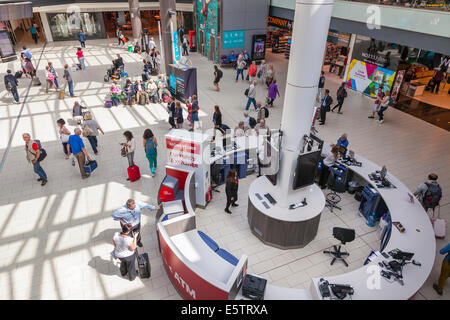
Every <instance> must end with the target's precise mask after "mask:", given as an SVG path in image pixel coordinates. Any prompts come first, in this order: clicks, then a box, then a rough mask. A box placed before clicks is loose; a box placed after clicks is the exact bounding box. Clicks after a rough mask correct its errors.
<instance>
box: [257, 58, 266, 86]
mask: <svg viewBox="0 0 450 320" xmlns="http://www.w3.org/2000/svg"><path fill="white" fill-rule="evenodd" d="M266 74H267V64H266V60H263V61H261V67H260V68H259V72H258V78H259V81H260V82H261V84H264V82H266Z"/></svg>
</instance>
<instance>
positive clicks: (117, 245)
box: [112, 223, 139, 281]
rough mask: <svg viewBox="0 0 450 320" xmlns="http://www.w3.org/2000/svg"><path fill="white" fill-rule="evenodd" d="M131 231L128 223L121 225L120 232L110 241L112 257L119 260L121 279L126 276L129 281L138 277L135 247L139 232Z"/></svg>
mask: <svg viewBox="0 0 450 320" xmlns="http://www.w3.org/2000/svg"><path fill="white" fill-rule="evenodd" d="M132 229H133V226H132V225H131V224H130V223H126V224H123V225H122V232H120V233H119V232H116V233H115V234H114V236H113V239H112V242H113V245H114V251H113V255H114V257H115V258H117V259H119V260H120V274H121V275H122V277H125V276H126V275H128V279H129V280H130V281H133V280H134V279H136V276H137V275H138V271H137V270H136V256H137V251H136V247H137V238H138V237H139V232H132ZM130 235H131V237H130Z"/></svg>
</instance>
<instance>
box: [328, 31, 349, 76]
mask: <svg viewBox="0 0 450 320" xmlns="http://www.w3.org/2000/svg"><path fill="white" fill-rule="evenodd" d="M350 36H351V34H349V33H343V32H339V31H336V30H332V29H330V30H329V31H328V38H327V47H326V52H325V57H324V60H323V69H322V70H323V71H325V72H329V73H331V74H336V75H337V76H338V78H339V79H342V78H343V77H344V73H345V66H346V65H347V56H348V52H349V45H350Z"/></svg>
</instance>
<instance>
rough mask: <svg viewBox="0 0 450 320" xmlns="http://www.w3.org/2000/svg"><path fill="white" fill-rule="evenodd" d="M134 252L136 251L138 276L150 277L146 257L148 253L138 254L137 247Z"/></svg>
mask: <svg viewBox="0 0 450 320" xmlns="http://www.w3.org/2000/svg"><path fill="white" fill-rule="evenodd" d="M136 252H137V262H138V270H139V277H141V279H145V278H150V261H149V259H148V254H147V253H143V254H139V252H138V251H137V249H136Z"/></svg>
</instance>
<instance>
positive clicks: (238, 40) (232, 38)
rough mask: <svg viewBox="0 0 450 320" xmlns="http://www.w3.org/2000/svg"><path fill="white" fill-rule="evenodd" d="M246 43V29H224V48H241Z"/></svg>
mask: <svg viewBox="0 0 450 320" xmlns="http://www.w3.org/2000/svg"><path fill="white" fill-rule="evenodd" d="M244 45H245V31H244V30H235V31H224V32H223V45H222V47H223V48H224V49H227V48H241V47H244Z"/></svg>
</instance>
